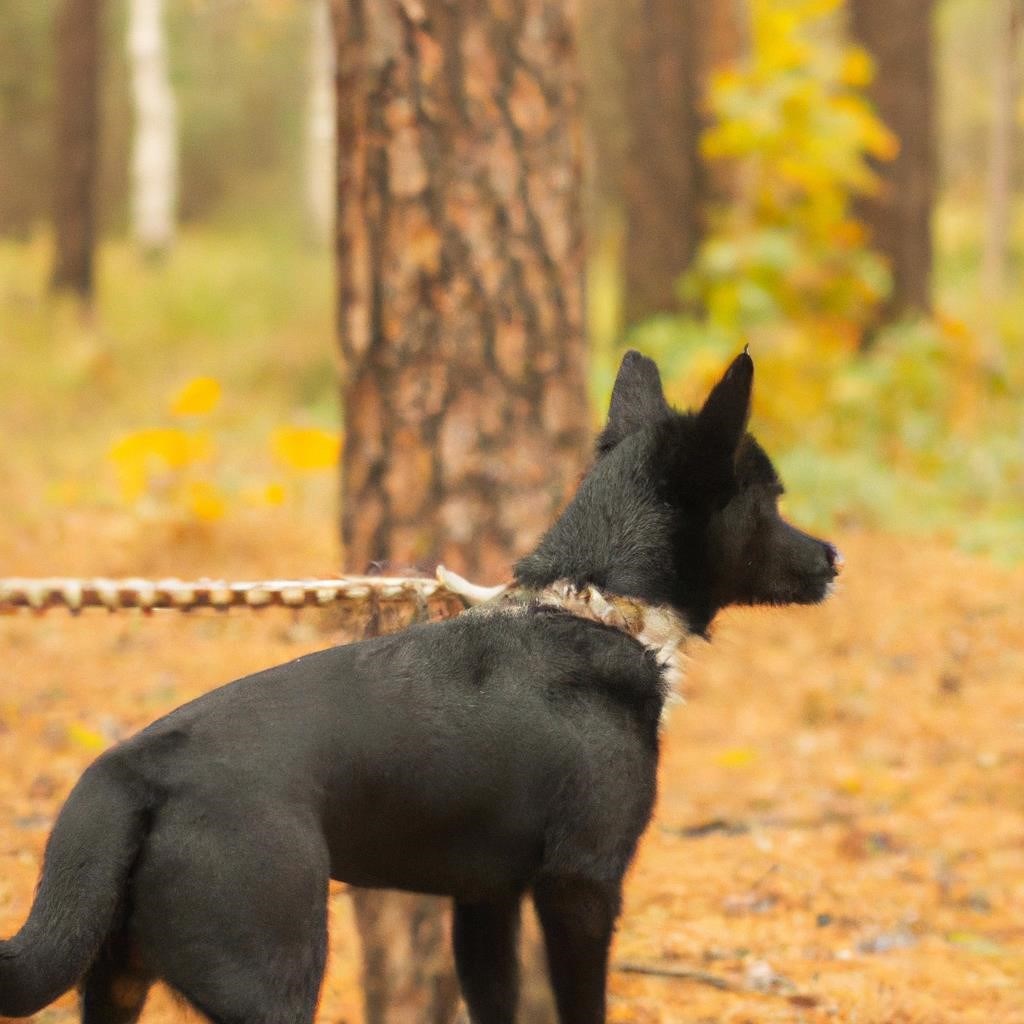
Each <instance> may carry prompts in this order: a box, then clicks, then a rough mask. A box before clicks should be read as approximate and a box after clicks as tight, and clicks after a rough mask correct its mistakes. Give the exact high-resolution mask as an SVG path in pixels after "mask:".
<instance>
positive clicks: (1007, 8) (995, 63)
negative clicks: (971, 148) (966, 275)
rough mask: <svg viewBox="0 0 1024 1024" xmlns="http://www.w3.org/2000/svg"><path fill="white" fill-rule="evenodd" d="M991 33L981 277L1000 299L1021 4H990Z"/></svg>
mask: <svg viewBox="0 0 1024 1024" xmlns="http://www.w3.org/2000/svg"><path fill="white" fill-rule="evenodd" d="M995 8H996V10H995V18H994V19H993V30H994V31H993V34H992V93H993V102H992V126H991V129H990V133H989V160H988V203H987V211H986V212H987V230H986V232H985V252H984V262H983V274H984V283H985V292H986V295H987V297H988V298H989V300H991V301H993V302H998V301H999V300H1000V299H1002V298H1003V295H1004V291H1005V285H1006V261H1007V257H1008V255H1009V240H1010V225H1011V222H1012V215H1013V210H1012V203H1011V200H1012V197H1013V190H1012V180H1011V179H1012V172H1013V151H1014V148H1013V138H1014V134H1015V130H1016V119H1015V117H1014V106H1015V99H1016V91H1017V81H1016V78H1017V75H1016V60H1017V51H1018V48H1019V46H1020V39H1021V31H1022V28H1024V4H1022V3H1021V0H995Z"/></svg>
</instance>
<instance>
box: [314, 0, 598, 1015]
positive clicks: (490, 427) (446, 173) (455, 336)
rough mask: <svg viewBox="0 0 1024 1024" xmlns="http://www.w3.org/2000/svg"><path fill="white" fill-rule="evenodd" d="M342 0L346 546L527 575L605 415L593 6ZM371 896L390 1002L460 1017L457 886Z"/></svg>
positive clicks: (366, 921)
mask: <svg viewBox="0 0 1024 1024" xmlns="http://www.w3.org/2000/svg"><path fill="white" fill-rule="evenodd" d="M334 14H335V28H336V38H337V47H338V49H337V66H338V68H339V75H338V103H337V117H338V132H337V138H338V169H339V174H338V272H339V321H338V332H339V338H340V346H341V352H342V357H343V364H344V379H345V384H344V395H343V400H344V416H345V454H344V462H343V468H342V478H343V492H344V497H343V504H342V523H341V526H342V536H343V541H344V546H345V554H346V562H347V565H348V566H349V568H351V569H355V570H362V569H365V568H366V567H367V566H368V565H370V564H371V563H373V562H377V561H385V562H387V563H389V564H390V566H391V567H392V568H394V569H397V570H402V569H409V568H413V567H422V568H427V567H430V566H431V565H432V564H434V563H436V562H438V561H442V562H444V564H445V565H447V566H449V567H451V568H453V569H455V570H456V571H459V572H463V573H466V574H468V575H469V576H471V577H472V578H474V579H479V580H485V579H488V580H491V579H503V578H507V577H508V576H509V575H510V564H511V562H512V561H513V560H514V558H515V557H516V556H517V555H518V554H521V553H524V552H525V551H526V550H527V549H528V548H529V547H530V545H531V544H532V543H534V542H535V541H536V540H537V539H538V537H539V536H540V534H541V532H542V531H543V530H544V528H545V527H546V526H547V525H548V524H549V523H550V522H551V520H552V519H553V517H554V515H555V513H556V511H557V510H558V508H559V507H560V505H561V504H562V502H563V501H564V499H565V497H566V495H567V493H568V491H569V489H570V488H571V486H572V484H573V483H574V482H575V480H576V478H577V476H578V474H579V472H580V470H581V469H582V467H583V463H584V459H585V449H586V445H587V443H588V438H589V434H590V430H589V422H588V420H589V417H588V411H587V403H586V387H585V373H584V346H583V328H582V280H583V260H582V244H581V234H582V232H581V229H580V213H579V209H578V197H579V189H580V166H579V131H578V111H577V107H578V95H577V92H578V90H577V84H576V72H575V53H574V45H575V43H574V35H575V27H574V25H573V24H572V22H571V20H570V18H569V16H568V14H567V11H566V4H565V3H564V0H514V2H501V3H487V2H485V0H467V2H465V3H460V4H452V3H449V2H448V0H373V2H369V0H334ZM355 899H356V911H357V915H358V919H359V921H360V924H361V930H362V938H363V943H364V971H365V978H366V982H367V1021H368V1024H381V1022H382V1021H384V1020H385V1019H386V1020H388V1021H389V1022H392V1024H393V1022H402V1024H405V1022H413V1021H415V1022H417V1024H420V1022H425V1021H437V1022H442V1021H443V1022H445V1024H447V1022H448V1021H450V1020H451V1017H452V1014H453V1012H454V1009H455V1003H456V996H455V992H456V989H455V987H454V985H453V981H452V975H451V968H450V966H449V963H450V961H449V960H448V957H447V952H446V950H445V952H444V954H443V959H442V953H441V937H442V936H446V932H447V927H446V926H442V924H441V923H440V922H441V917H440V915H441V914H442V909H441V907H440V905H439V904H438V903H437V902H436V901H435V902H433V903H431V902H429V901H427V900H426V899H425V898H422V897H410V896H398V895H394V894H380V893H361V894H358V895H357V896H356V897H355ZM396 906H398V907H401V910H400V911H395V910H394V908H395V907H396ZM396 920H401V921H402V924H401V925H400V926H399V925H396V924H395V923H394V922H395V921H396ZM396 928H398V929H399V930H400V931H402V932H403V933H404V934H402V935H400V936H396V935H395V934H394V933H395V930H396ZM443 945H444V946H445V947H446V946H447V941H445V942H444V943H443ZM442 965H443V966H442ZM385 1008H387V1012H386V1013H385Z"/></svg>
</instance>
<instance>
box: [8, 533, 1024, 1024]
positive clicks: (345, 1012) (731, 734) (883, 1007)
mask: <svg viewBox="0 0 1024 1024" xmlns="http://www.w3.org/2000/svg"><path fill="white" fill-rule="evenodd" d="M103 529H104V528H103V527H101V525H100V524H98V523H97V522H96V521H91V520H90V519H89V518H88V517H86V518H81V517H80V518H78V519H76V518H75V517H74V516H69V517H66V518H65V519H63V520H62V521H61V522H60V523H59V524H51V525H50V526H47V527H40V528H39V529H36V530H35V531H34V532H33V531H29V532H27V533H22V534H21V535H20V536H19V537H18V538H17V539H16V538H14V537H12V536H10V535H8V536H6V537H4V536H0V565H3V566H4V571H5V572H10V573H16V572H22V573H29V572H32V573H35V574H38V573H45V572H58V571H63V572H95V571H97V563H96V561H95V558H94V552H95V551H97V550H99V549H102V550H104V551H106V552H108V553H110V552H113V555H112V556H111V557H110V558H109V559H108V561H107V562H105V563H104V566H105V571H107V572H126V573H127V572H132V571H136V572H137V571H144V572H168V571H174V572H175V573H177V574H179V575H185V574H188V573H190V572H196V573H199V572H201V571H202V570H205V571H207V572H209V571H211V567H210V560H211V555H216V556H217V565H216V566H215V567H214V569H213V571H217V572H224V573H225V574H231V573H234V574H237V575H248V576H251V575H253V574H255V573H260V574H263V573H267V574H282V573H289V572H290V573H308V572H310V571H313V572H316V571H322V572H325V573H326V572H330V571H331V569H332V567H331V566H330V565H328V564H325V560H324V557H323V554H322V553H323V552H324V551H330V550H333V548H332V546H331V526H330V523H329V522H325V523H324V524H323V525H322V526H320V527H318V528H316V529H314V530H312V531H303V532H301V533H300V532H299V531H298V530H297V528H295V527H291V528H290V529H286V528H280V529H278V528H275V531H274V533H273V536H272V538H271V542H270V543H268V536H267V535H268V531H267V530H266V529H265V528H263V527H261V526H260V524H259V523H258V522H256V521H254V522H253V523H251V524H250V525H249V526H248V527H246V526H244V525H243V526H238V525H237V524H235V525H233V526H232V527H231V528H230V529H229V528H228V527H227V526H226V525H223V524H222V525H220V526H211V527H210V530H211V531H212V534H213V535H211V536H205V537H203V538H199V539H197V538H194V537H188V536H185V537H177V538H175V537H170V536H168V538H167V541H168V543H167V546H166V548H164V549H163V550H164V551H166V552H170V553H168V554H166V555H154V556H152V557H151V556H149V555H147V554H146V552H152V551H153V550H158V549H159V547H160V546H159V545H158V546H157V548H154V547H153V546H152V545H151V544H147V545H146V546H145V549H143V548H142V547H140V546H139V545H138V544H136V540H135V536H134V534H133V533H132V532H131V530H130V529H127V528H126V529H125V530H123V531H121V532H120V533H118V532H117V531H116V530H113V531H111V532H108V533H107V534H104V533H103ZM218 531H219V532H218ZM838 541H839V543H840V544H841V545H842V546H843V548H844V550H845V554H846V556H847V563H848V569H847V573H846V574H845V575H844V577H843V579H842V588H841V590H840V593H839V594H838V595H837V596H836V597H835V598H834V599H833V600H832V601H831V602H829V603H828V604H826V605H825V606H823V607H820V608H804V609H777V610H737V611H734V612H730V613H728V614H725V615H723V616H721V618H720V620H719V622H718V623H717V624H716V626H715V629H714V636H713V641H712V643H711V644H705V643H703V642H701V643H698V644H695V646H694V648H693V650H692V652H691V660H690V667H689V673H688V679H687V683H686V693H687V701H686V703H685V704H683V705H680V706H678V707H677V708H676V709H675V711H674V713H673V715H672V717H671V720H670V723H669V725H668V728H667V731H666V734H665V744H664V757H663V763H662V773H661V796H660V800H659V805H658V810H657V816H656V818H655V821H654V823H653V825H652V826H651V828H650V830H649V832H648V834H647V837H646V839H645V840H644V842H643V845H642V848H641V851H640V854H639V856H638V858H637V861H636V863H635V865H634V867H633V869H632V871H631V874H630V877H629V883H628V888H627V894H626V902H625V909H624V913H623V916H622V921H621V927H620V929H619V934H618V938H617V941H616V946H615V952H614V959H615V964H616V970H615V972H614V974H613V976H612V982H611V1013H610V1016H611V1020H612V1021H613V1022H615V1024H626V1022H635V1024H669V1022H672V1024H677V1022H678V1024H684V1022H687V1024H688V1022H693V1024H696V1022H706V1024H711V1022H716V1024H717V1022H721V1024H744V1022H758V1024H761V1022H782V1021H787V1022H788V1021H794V1022H797V1021H803V1022H808V1024H811V1022H818V1021H841V1022H848V1024H925V1022H928V1024H933V1022H934V1024H940V1022H978V1024H982V1022H985V1024H1018V1022H1024V618H1022V617H1021V608H1022V607H1024V570H1020V569H1017V570H1010V569H1003V568H997V567H995V566H993V565H992V564H990V563H988V562H985V561H981V560H977V559H973V558H970V557H968V556H966V555H963V554H960V553H957V552H954V551H952V550H949V549H947V548H945V547H943V546H941V545H937V544H932V543H929V542H924V541H920V540H910V539H904V538H894V537H890V536H886V535H880V534H872V533H853V534H850V535H848V536H841V537H839V538H838ZM318 552H319V554H318ZM172 556H173V557H172ZM172 562H173V564H171V563H172ZM324 643H325V639H324V637H323V635H322V633H321V632H320V631H319V630H318V628H317V624H316V622H315V621H313V617H312V616H311V615H305V616H296V615H294V614H293V613H285V612H278V611H268V612H265V613H263V614H262V615H260V616H257V615H245V614H233V615H231V616H225V617H217V616H215V615H205V614H196V615H194V616H180V615H176V614H173V613H168V614H165V615H155V616H153V617H152V618H149V619H143V618H141V617H134V616H131V615H125V616H121V617H107V616H106V615H105V614H103V613H96V614H86V615H82V616H81V617H79V618H77V619H73V618H70V617H68V616H66V615H65V614H63V613H57V612H53V613H50V614H48V615H47V616H45V617H42V618H31V617H24V616H14V617H9V618H5V619H0V650H2V651H3V658H2V659H0V934H9V933H10V932H12V931H13V930H14V929H15V928H16V927H17V926H18V925H19V924H20V923H21V921H22V920H23V918H24V916H25V914H26V913H27V911H28V908H29V905H30V902H31V899H32V892H33V887H34V885H35V881H36V876H37V872H38V868H39V862H40V857H41V855H42V851H43V845H44V842H45V839H46V836H47V833H48V831H49V829H50V827H51V825H52V823H53V820H54V816H55V814H56V812H57V810H58V808H59V806H60V803H61V801H62V799H63V798H64V797H65V796H66V794H67V792H68V790H69V789H70V787H71V786H72V784H73V783H74V781H75V780H76V778H77V777H78V775H79V773H80V772H81V771H82V769H83V768H84V767H85V766H86V764H87V763H88V762H89V761H90V760H91V759H92V758H93V757H94V756H95V755H96V754H97V753H98V751H99V750H101V749H103V748H104V747H105V746H106V745H108V744H109V743H111V742H113V741H115V740H116V739H118V738H119V737H122V736H124V735H126V734H127V733H129V732H131V731H132V730H134V729H136V728H138V727H140V726H141V725H143V724H145V723H146V722H147V721H149V720H151V719H152V718H154V717H156V716H157V715H159V714H161V713H162V712H164V711H166V710H168V709H170V708H171V707H174V706H175V705H177V704H179V703H181V702H183V701H185V700H187V699H189V698H191V697H193V696H195V695H197V694H199V693H202V692H203V691H205V690H207V689H209V688H211V687H213V686H215V685H217V684H219V683H222V682H225V681H227V680H228V679H231V678H233V677H235V676H238V675H241V674H243V673H245V672H247V671H250V670H253V669H256V668H259V667H261V666H266V665H269V664H272V663H275V662H279V661H282V660H285V659H288V658H292V657H295V656H297V655H298V654H300V653H302V652H304V651H307V650H311V649H314V648H316V647H318V646H323V645H324ZM331 914H332V946H331V958H330V964H329V971H328V977H327V980H326V982H325V984H324V989H323V996H322V1000H321V1004H320V1011H319V1016H318V1019H319V1020H321V1021H325V1022H342V1021H344V1022H347V1024H359V1022H360V1021H361V1020H362V1009H361V1001H360V995H359V987H358V946H357V942H356V938H355V934H354V932H353V928H352V921H351V914H350V903H349V898H348V896H347V895H346V893H345V892H344V890H343V889H340V888H339V889H337V890H333V891H332V895H331ZM624 968H632V970H624ZM182 1012H183V1011H182V1010H181V1008H180V1007H179V1006H178V1005H176V1004H175V1003H174V1002H173V1001H172V1000H171V999H170V998H169V997H168V996H167V994H166V993H155V994H154V996H153V997H152V999H151V1002H150V1003H149V1005H148V1007H147V1010H146V1013H145V1016H144V1020H145V1021H146V1022H148V1024H164V1022H169V1021H171V1020H173V1019H180V1017H181V1014H182ZM36 1019H37V1020H39V1021H48V1022H52V1024H58V1022H64V1021H70V1020H72V1019H77V1018H76V1016H75V1011H74V1000H73V997H65V998H64V999H63V1000H62V1001H61V1002H60V1003H58V1004H57V1005H55V1006H54V1007H52V1008H51V1009H49V1010H46V1011H44V1012H43V1013H41V1014H40V1015H39V1016H38V1017H37V1018H36Z"/></svg>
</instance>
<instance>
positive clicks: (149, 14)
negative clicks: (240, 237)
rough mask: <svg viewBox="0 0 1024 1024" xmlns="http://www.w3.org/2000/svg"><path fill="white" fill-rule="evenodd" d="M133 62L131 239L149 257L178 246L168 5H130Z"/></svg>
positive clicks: (136, 0)
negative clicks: (165, 22) (166, 15)
mask: <svg viewBox="0 0 1024 1024" xmlns="http://www.w3.org/2000/svg"><path fill="white" fill-rule="evenodd" d="M128 62H129V66H130V67H131V79H132V101H133V105H134V108H135V125H134V134H133V138H132V204H131V209H132V234H133V236H134V238H135V242H136V244H137V245H138V246H139V248H140V249H141V250H142V252H143V253H145V254H146V255H147V256H152V257H160V256H163V255H165V254H166V253H167V251H168V250H169V249H170V247H171V244H172V243H173V241H174V221H175V204H176V199H177V190H178V132H177V114H176V108H175V103H174V92H173V90H172V89H171V79H170V73H169V70H168V66H167V38H166V32H165V28H164V4H163V0H131V2H130V3H129V5H128Z"/></svg>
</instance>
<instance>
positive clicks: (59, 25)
mask: <svg viewBox="0 0 1024 1024" xmlns="http://www.w3.org/2000/svg"><path fill="white" fill-rule="evenodd" d="M103 8H104V4H103V3H102V0H63V3H62V4H61V6H60V10H59V11H58V13H57V17H56V22H55V28H54V46H53V60H54V65H55V72H54V74H55V79H56V100H55V104H54V110H55V115H56V117H55V127H54V155H53V159H54V163H55V164H56V165H57V166H59V168H60V170H59V172H58V173H56V174H55V175H54V176H53V179H52V180H53V184H54V191H53V225H54V235H55V246H54V248H55V254H54V264H53V274H52V277H51V284H52V286H53V288H54V290H56V291H62V290H70V291H73V292H76V293H77V294H78V295H79V296H80V297H81V298H82V299H84V300H86V301H89V300H91V298H92V289H93V249H94V246H95V242H96V240H95V231H96V223H95V222H96V216H95V186H96V163H97V159H98V151H99V132H100V117H99V82H100V61H101V52H102V46H101V41H100V35H101V32H102V16H103Z"/></svg>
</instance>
